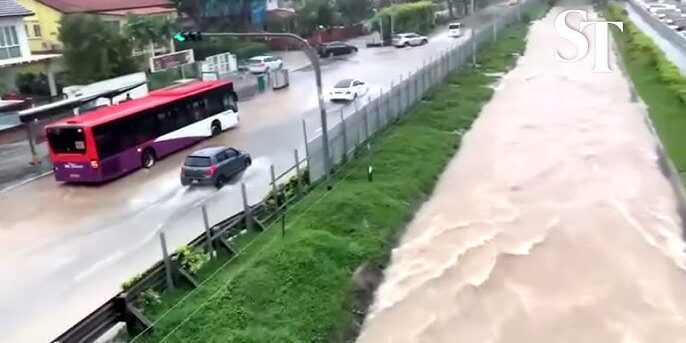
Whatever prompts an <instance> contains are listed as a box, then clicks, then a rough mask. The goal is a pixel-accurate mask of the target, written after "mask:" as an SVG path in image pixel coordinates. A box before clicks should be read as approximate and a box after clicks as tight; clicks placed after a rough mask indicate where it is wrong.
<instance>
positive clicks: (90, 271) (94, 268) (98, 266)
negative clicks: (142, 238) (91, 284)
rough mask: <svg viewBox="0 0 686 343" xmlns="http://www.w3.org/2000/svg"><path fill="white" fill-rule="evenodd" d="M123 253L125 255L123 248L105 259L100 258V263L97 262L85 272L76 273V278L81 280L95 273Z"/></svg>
mask: <svg viewBox="0 0 686 343" xmlns="http://www.w3.org/2000/svg"><path fill="white" fill-rule="evenodd" d="M123 255H124V252H123V251H121V250H119V251H117V252H115V253H114V254H112V255H110V256H109V257H107V258H105V259H104V260H100V261H99V262H98V263H95V264H94V265H92V266H91V267H90V268H88V269H86V270H84V271H83V272H81V273H79V274H78V275H76V277H75V278H74V280H76V281H81V280H82V279H83V278H85V277H87V276H88V275H91V274H93V273H95V272H96V271H98V269H101V268H103V267H105V266H106V265H108V264H111V263H113V262H114V261H115V260H117V259H118V258H120V257H121V256H123Z"/></svg>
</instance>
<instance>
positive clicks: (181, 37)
mask: <svg viewBox="0 0 686 343" xmlns="http://www.w3.org/2000/svg"><path fill="white" fill-rule="evenodd" d="M174 39H175V40H177V41H179V42H185V41H186V36H185V35H184V34H183V32H177V33H175V34H174Z"/></svg>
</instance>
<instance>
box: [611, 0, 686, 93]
mask: <svg viewBox="0 0 686 343" xmlns="http://www.w3.org/2000/svg"><path fill="white" fill-rule="evenodd" d="M606 16H607V17H608V18H607V19H608V20H612V21H621V22H623V23H624V33H623V34H621V35H615V40H617V43H618V44H620V45H622V46H623V47H625V48H626V52H627V54H628V57H629V58H631V59H632V60H634V61H636V62H639V63H640V64H642V65H644V66H648V67H654V68H655V69H657V70H658V71H659V75H660V79H661V80H662V81H663V82H664V83H665V85H666V86H667V87H668V88H669V89H670V90H672V91H673V92H674V93H675V94H676V95H677V97H678V98H679V100H680V101H681V102H682V103H686V77H684V76H683V75H681V72H680V71H679V69H678V68H677V67H676V66H675V65H674V64H673V63H672V62H671V61H670V60H668V59H667V58H666V57H665V54H664V53H663V52H662V50H661V49H660V48H659V47H658V46H657V45H656V44H655V43H654V42H653V40H652V39H651V38H650V37H648V36H646V35H645V34H644V33H643V31H641V29H640V28H638V27H637V26H636V25H635V24H634V23H633V22H632V21H631V19H629V16H628V14H627V12H626V10H625V9H624V7H623V6H622V5H621V4H619V3H617V2H615V1H611V2H610V3H608V5H607V11H606Z"/></svg>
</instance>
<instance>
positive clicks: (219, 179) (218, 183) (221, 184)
mask: <svg viewBox="0 0 686 343" xmlns="http://www.w3.org/2000/svg"><path fill="white" fill-rule="evenodd" d="M225 184H226V178H225V177H224V175H219V176H217V181H215V182H214V187H216V188H217V189H222V187H224V185H225Z"/></svg>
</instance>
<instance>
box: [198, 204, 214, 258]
mask: <svg viewBox="0 0 686 343" xmlns="http://www.w3.org/2000/svg"><path fill="white" fill-rule="evenodd" d="M200 209H201V210H202V221H203V223H204V224H205V239H206V240H207V252H208V253H209V254H210V256H214V246H213V244H212V232H210V221H209V220H208V219H207V207H205V204H202V206H200Z"/></svg>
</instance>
